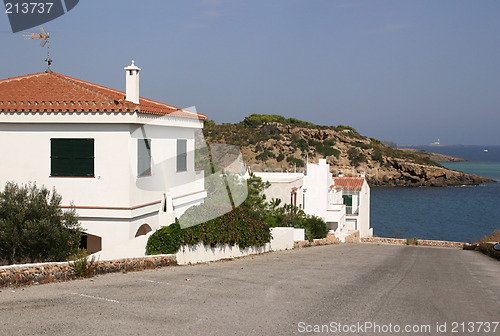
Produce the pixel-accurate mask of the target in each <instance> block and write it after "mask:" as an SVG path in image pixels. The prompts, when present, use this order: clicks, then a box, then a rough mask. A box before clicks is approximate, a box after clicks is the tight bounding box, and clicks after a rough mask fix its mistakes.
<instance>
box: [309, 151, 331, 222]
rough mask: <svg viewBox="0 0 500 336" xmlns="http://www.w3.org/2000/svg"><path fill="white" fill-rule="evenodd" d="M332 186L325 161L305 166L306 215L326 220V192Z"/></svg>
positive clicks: (328, 166) (328, 167) (328, 168)
mask: <svg viewBox="0 0 500 336" xmlns="http://www.w3.org/2000/svg"><path fill="white" fill-rule="evenodd" d="M332 184H333V181H332V174H331V173H330V165H328V164H327V163H326V160H325V159H320V160H319V163H318V164H307V175H306V176H305V177H304V187H303V188H305V189H307V191H306V192H305V206H304V211H305V212H306V213H307V214H310V215H315V216H318V217H321V218H323V220H326V211H327V209H328V194H327V193H328V190H329V186H330V185H332Z"/></svg>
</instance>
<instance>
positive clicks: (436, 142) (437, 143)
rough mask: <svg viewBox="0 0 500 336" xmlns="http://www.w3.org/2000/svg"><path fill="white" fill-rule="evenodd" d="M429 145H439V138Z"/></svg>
mask: <svg viewBox="0 0 500 336" xmlns="http://www.w3.org/2000/svg"><path fill="white" fill-rule="evenodd" d="M430 145H431V146H439V145H441V142H440V141H439V139H438V140H437V141H434V142H433V143H431V144H430Z"/></svg>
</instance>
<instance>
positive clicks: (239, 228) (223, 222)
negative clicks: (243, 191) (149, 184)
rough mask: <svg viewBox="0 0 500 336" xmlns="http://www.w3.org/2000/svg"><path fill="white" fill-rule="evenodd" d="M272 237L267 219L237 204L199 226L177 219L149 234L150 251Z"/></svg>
mask: <svg viewBox="0 0 500 336" xmlns="http://www.w3.org/2000/svg"><path fill="white" fill-rule="evenodd" d="M270 241H271V232H270V231H269V227H268V226H267V225H266V224H265V223H263V222H261V221H258V220H256V219H254V218H252V217H250V216H249V214H248V212H247V210H244V209H241V208H236V209H234V210H233V211H231V212H228V213H226V214H224V215H223V216H221V217H217V218H215V219H212V220H209V221H207V222H205V223H202V224H199V225H196V226H191V227H188V228H185V229H181V227H180V225H179V223H178V222H176V223H174V224H171V225H169V226H166V227H163V228H161V229H159V230H158V231H156V232H155V233H153V234H152V235H151V237H149V240H148V243H147V246H146V254H148V255H154V254H174V253H177V251H178V250H179V248H180V247H181V246H182V245H196V244H198V243H200V242H201V243H203V244H205V245H207V246H208V245H210V246H212V247H215V246H217V245H225V244H228V245H238V246H239V248H241V249H244V248H246V247H250V246H264V245H265V244H266V243H269V242H270Z"/></svg>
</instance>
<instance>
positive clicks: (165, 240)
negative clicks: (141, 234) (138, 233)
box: [146, 223, 185, 255]
mask: <svg viewBox="0 0 500 336" xmlns="http://www.w3.org/2000/svg"><path fill="white" fill-rule="evenodd" d="M184 239H185V238H184V236H183V231H182V229H181V227H180V225H179V223H174V224H171V225H169V226H164V227H162V228H161V229H159V230H157V231H156V232H155V233H153V234H152V235H151V236H150V237H149V239H148V243H147V245H146V254H148V255H153V254H174V253H177V251H178V250H179V248H180V247H181V244H182V242H183V241H184Z"/></svg>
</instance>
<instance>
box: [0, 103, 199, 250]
mask: <svg viewBox="0 0 500 336" xmlns="http://www.w3.org/2000/svg"><path fill="white" fill-rule="evenodd" d="M96 120H100V121H102V123H96V122H95V121H96ZM16 121H17V123H16ZM132 122H141V123H149V124H147V125H140V124H133V123H132ZM174 125H175V126H174ZM201 127H202V122H201V121H200V120H187V119H186V118H176V117H172V118H171V117H165V118H161V117H155V116H151V117H139V116H137V115H135V116H134V115H130V114H113V113H108V114H99V115H94V114H88V115H86V114H80V113H78V114H76V113H75V114H74V115H72V114H46V115H42V114H11V115H6V114H3V113H0V141H1V143H2V144H3V145H2V146H0V156H1V157H2V164H1V165H0V188H3V187H4V185H5V183H7V182H8V181H12V182H15V183H18V184H21V183H28V182H30V181H33V182H36V183H37V185H38V186H42V185H44V186H45V187H47V188H50V189H52V188H55V189H56V190H57V192H58V193H59V194H61V195H62V197H63V200H62V205H63V206H69V205H71V204H73V205H74V206H75V207H76V210H77V213H78V215H79V216H80V220H81V223H82V226H83V227H84V229H86V232H87V233H90V234H93V235H96V236H99V237H101V238H102V247H103V249H108V248H112V247H113V248H114V246H116V245H117V244H120V243H124V242H127V241H129V240H130V239H132V238H134V236H135V233H136V232H137V229H138V228H139V227H140V226H141V225H142V224H148V225H149V226H150V227H151V228H152V229H153V230H155V229H157V228H159V226H160V222H159V218H158V217H159V215H158V214H159V211H160V209H161V202H162V199H163V198H164V194H169V195H170V200H172V199H174V198H177V199H180V200H181V201H182V202H181V203H182V209H180V210H179V211H181V210H182V211H185V210H186V209H187V207H188V205H192V204H199V203H201V202H202V201H203V198H204V197H205V196H206V193H205V192H204V183H203V174H200V172H196V171H195V169H194V146H195V143H194V131H195V129H199V128H201ZM51 138H92V139H94V145H95V147H94V155H95V160H94V172H95V177H93V178H91V177H85V178H81V177H50V170H51V159H50V155H51V153H50V151H51V150H50V145H51V142H50V139H51ZM145 138H147V139H152V161H153V164H152V176H150V177H139V178H138V177H137V141H138V139H145ZM179 138H180V139H186V140H187V150H188V155H187V168H188V169H187V171H184V172H177V167H176V165H177V163H176V155H177V153H176V152H177V139H179ZM7 144H8V145H7ZM186 195H188V196H186ZM193 195H194V196H193ZM170 208H171V207H170ZM179 211H177V212H179ZM173 215H174V214H172V216H170V217H169V218H173ZM167 217H168V216H167Z"/></svg>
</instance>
